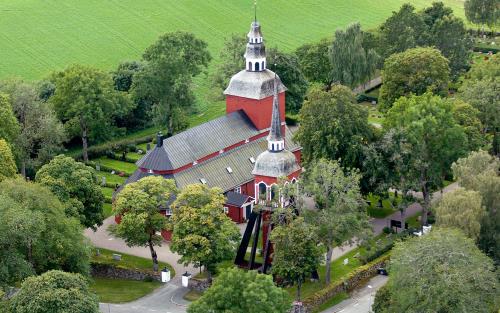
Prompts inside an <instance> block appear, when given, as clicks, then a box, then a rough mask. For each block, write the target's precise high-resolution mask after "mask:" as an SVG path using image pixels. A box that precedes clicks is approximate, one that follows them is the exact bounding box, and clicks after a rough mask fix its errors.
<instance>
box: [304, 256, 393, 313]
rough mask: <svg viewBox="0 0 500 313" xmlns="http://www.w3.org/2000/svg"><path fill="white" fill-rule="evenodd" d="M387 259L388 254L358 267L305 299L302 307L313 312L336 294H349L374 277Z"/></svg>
mask: <svg viewBox="0 0 500 313" xmlns="http://www.w3.org/2000/svg"><path fill="white" fill-rule="evenodd" d="M389 258H390V253H387V254H385V255H383V256H381V257H379V258H377V259H376V260H373V261H372V262H370V263H368V264H365V265H362V266H360V267H358V268H357V269H355V270H354V271H352V272H351V273H349V274H348V275H347V276H346V277H343V278H341V279H339V280H337V281H335V282H333V283H331V284H330V285H328V286H326V287H325V288H323V289H321V290H320V291H318V292H316V293H315V294H313V295H311V296H309V297H307V298H306V299H304V301H303V303H304V306H305V307H306V312H312V311H314V309H316V308H318V307H319V306H320V305H322V304H323V303H325V302H326V301H328V300H329V299H331V298H332V297H334V296H336V295H337V294H339V293H341V292H349V291H351V290H353V289H354V288H356V287H358V286H359V285H360V284H362V283H364V282H365V281H366V280H367V279H369V278H371V277H373V276H375V275H376V274H377V271H378V269H379V268H381V267H385V265H386V263H387V261H388V260H389Z"/></svg>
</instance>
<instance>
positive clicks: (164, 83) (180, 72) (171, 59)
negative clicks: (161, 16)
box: [132, 31, 211, 136]
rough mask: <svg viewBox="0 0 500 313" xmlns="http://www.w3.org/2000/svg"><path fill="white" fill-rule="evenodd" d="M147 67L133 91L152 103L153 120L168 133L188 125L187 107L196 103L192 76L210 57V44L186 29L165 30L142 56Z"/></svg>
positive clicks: (135, 79)
mask: <svg viewBox="0 0 500 313" xmlns="http://www.w3.org/2000/svg"><path fill="white" fill-rule="evenodd" d="M142 59H143V61H144V63H145V65H144V69H143V70H142V71H140V72H138V73H137V74H136V75H135V76H134V82H133V84H132V89H133V92H134V93H135V95H136V97H138V98H145V99H149V100H150V101H152V103H153V120H154V121H155V123H156V124H157V125H163V126H166V127H167V129H168V135H169V136H171V135H172V134H173V133H174V131H175V130H180V129H183V128H185V127H186V126H187V125H186V123H185V121H183V120H182V119H183V118H184V112H185V110H187V109H189V108H191V107H192V105H193V104H194V94H193V91H192V90H191V83H192V77H194V76H196V75H198V74H200V73H201V72H202V70H203V68H206V67H207V65H208V62H210V60H211V56H210V53H209V52H208V50H207V43H206V42H204V41H202V40H200V39H197V38H196V37H195V36H194V35H193V34H191V33H186V32H180V31H178V32H173V33H166V34H164V35H162V36H160V38H158V40H157V41H156V42H155V43H153V44H152V45H151V46H149V47H148V48H147V49H146V50H145V51H144V54H143V55H142Z"/></svg>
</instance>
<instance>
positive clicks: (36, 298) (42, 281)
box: [10, 271, 100, 313]
mask: <svg viewBox="0 0 500 313" xmlns="http://www.w3.org/2000/svg"><path fill="white" fill-rule="evenodd" d="M10 309H11V310H12V313H47V312H51V313H64V312H72V313H98V312H100V311H99V301H98V299H97V296H96V295H95V294H94V293H93V292H92V291H91V290H90V288H89V282H88V280H86V279H85V278H84V277H83V276H81V275H79V274H72V273H65V272H62V271H50V272H47V273H44V274H42V275H40V276H35V277H30V278H27V279H26V280H25V281H24V282H23V283H22V285H21V288H20V290H19V292H18V293H17V294H16V295H15V297H14V298H13V299H12V301H11V305H10Z"/></svg>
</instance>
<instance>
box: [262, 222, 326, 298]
mask: <svg viewBox="0 0 500 313" xmlns="http://www.w3.org/2000/svg"><path fill="white" fill-rule="evenodd" d="M270 240H271V242H272V243H273V245H274V252H273V255H272V258H273V266H272V269H271V271H272V273H273V274H275V275H277V276H278V277H280V278H282V279H284V280H285V281H287V282H292V283H296V284H297V296H296V300H297V301H300V296H301V293H300V292H301V288H302V284H303V283H304V281H305V279H306V278H307V276H308V275H311V273H312V272H313V271H314V270H316V269H317V268H318V266H319V263H320V257H321V250H320V249H319V246H318V242H319V239H318V237H317V231H316V229H315V227H313V226H311V225H309V224H307V223H306V222H305V221H304V218H303V217H296V218H295V219H293V220H292V221H289V222H288V223H286V224H281V225H278V226H276V227H275V228H274V229H273V230H272V231H271V238H270Z"/></svg>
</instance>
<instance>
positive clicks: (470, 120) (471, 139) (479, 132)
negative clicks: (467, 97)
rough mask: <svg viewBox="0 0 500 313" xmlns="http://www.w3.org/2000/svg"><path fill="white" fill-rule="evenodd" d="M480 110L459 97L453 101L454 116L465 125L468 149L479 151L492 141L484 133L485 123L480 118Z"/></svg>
mask: <svg viewBox="0 0 500 313" xmlns="http://www.w3.org/2000/svg"><path fill="white" fill-rule="evenodd" d="M479 114H480V112H479V110H478V109H476V108H474V107H473V106H471V105H470V104H468V103H465V102H463V101H461V100H459V99H456V100H454V101H453V117H454V118H455V121H456V122H457V123H458V124H459V125H460V126H462V127H463V129H464V131H465V135H466V136H467V143H468V146H467V150H468V151H477V150H479V149H481V148H485V147H486V146H487V145H488V144H489V143H490V142H491V138H488V137H487V136H486V134H484V133H483V129H484V127H483V124H482V123H481V120H480V119H479Z"/></svg>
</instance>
